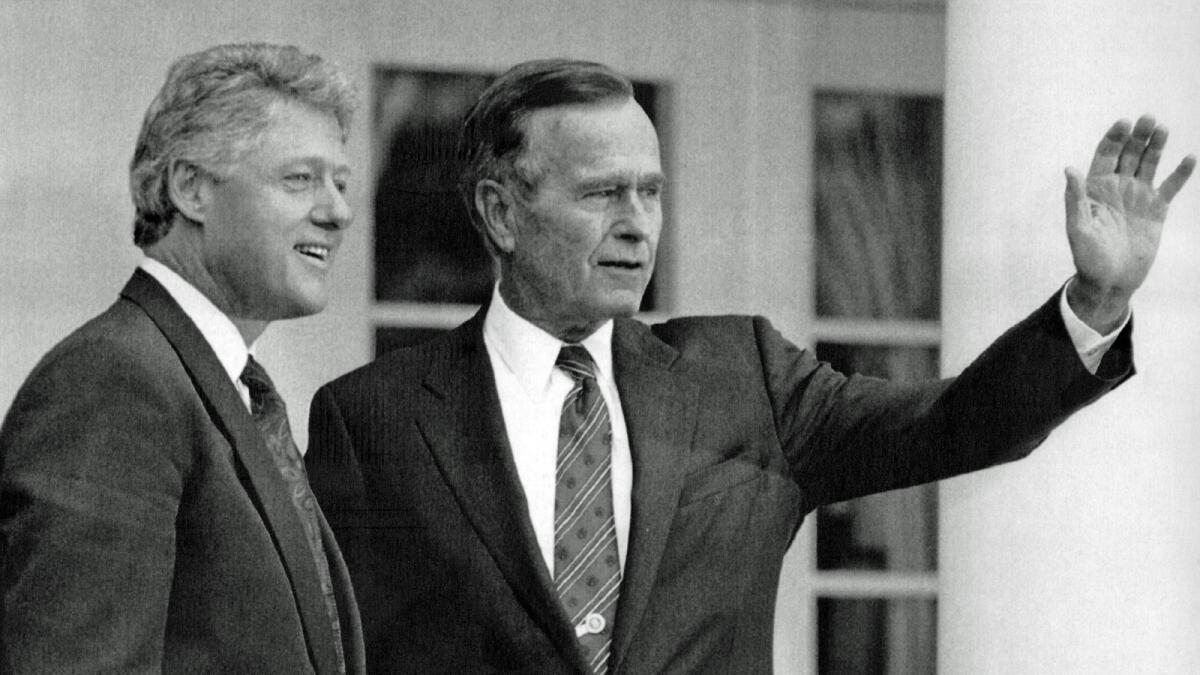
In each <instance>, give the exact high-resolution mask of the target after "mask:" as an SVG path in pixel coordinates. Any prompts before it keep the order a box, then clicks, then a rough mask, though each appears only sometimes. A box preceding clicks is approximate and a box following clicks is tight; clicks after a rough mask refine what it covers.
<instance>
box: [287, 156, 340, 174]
mask: <svg viewBox="0 0 1200 675" xmlns="http://www.w3.org/2000/svg"><path fill="white" fill-rule="evenodd" d="M283 164H284V165H285V166H286V165H288V164H307V165H310V166H320V167H324V168H328V169H330V171H331V172H332V173H334V174H340V175H345V174H352V173H354V169H353V167H351V166H350V164H349V162H342V163H334V162H330V161H329V160H328V159H326V158H324V157H321V156H319V155H305V156H302V157H294V158H292V159H289V160H286V161H284V162H283Z"/></svg>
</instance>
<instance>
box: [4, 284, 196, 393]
mask: <svg viewBox="0 0 1200 675" xmlns="http://www.w3.org/2000/svg"><path fill="white" fill-rule="evenodd" d="M171 353H172V351H171V348H170V344H169V342H168V341H167V340H166V338H165V337H164V336H163V335H162V333H161V332H160V331H159V330H158V329H157V328H156V327H155V325H154V322H153V321H152V320H151V319H150V317H149V316H147V315H146V313H145V312H143V311H141V310H140V309H139V308H137V307H136V306H135V305H133V304H132V303H129V302H128V301H124V300H118V301H117V302H116V303H114V304H113V305H111V306H110V307H109V308H108V309H106V310H105V311H103V312H101V313H100V314H98V315H97V316H95V317H92V318H91V319H90V320H88V321H87V322H86V323H84V324H83V325H81V326H80V327H78V328H76V329H75V330H74V331H72V332H71V333H69V334H68V335H67V336H66V337H64V338H63V339H62V340H60V341H59V342H58V343H57V344H55V345H54V346H53V347H51V348H50V350H49V351H47V352H46V354H45V355H44V356H43V357H42V358H41V359H40V360H39V361H38V363H37V365H36V366H34V368H33V370H32V371H31V372H30V374H29V376H28V377H27V378H26V384H27V385H28V384H30V383H33V382H37V381H40V380H43V379H45V378H47V377H51V376H52V375H53V374H54V373H56V372H59V371H63V370H66V371H69V372H71V373H74V375H75V377H78V378H84V379H88V378H97V377H105V376H129V375H130V374H131V371H132V372H137V371H141V370H155V369H156V368H155V363H154V362H155V361H156V360H160V359H163V358H167V357H169V356H170V354H171Z"/></svg>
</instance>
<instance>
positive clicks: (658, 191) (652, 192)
mask: <svg viewBox="0 0 1200 675" xmlns="http://www.w3.org/2000/svg"><path fill="white" fill-rule="evenodd" d="M641 191H642V194H644V195H646V196H647V197H658V196H660V195H662V191H663V188H662V186H661V185H647V186H645V187H643V188H642V190H641Z"/></svg>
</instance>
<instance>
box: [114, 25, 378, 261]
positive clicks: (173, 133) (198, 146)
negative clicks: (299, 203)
mask: <svg viewBox="0 0 1200 675" xmlns="http://www.w3.org/2000/svg"><path fill="white" fill-rule="evenodd" d="M280 100H285V101H295V102H298V103H302V104H305V105H308V106H312V107H313V108H316V109H317V110H321V111H323V112H327V113H329V114H332V115H333V116H334V117H335V118H336V119H337V122H338V126H339V127H341V131H342V141H343V142H345V140H346V136H347V134H348V133H349V131H350V120H351V117H352V116H353V114H354V111H355V109H356V108H357V106H358V94H357V91H356V90H355V88H354V85H353V83H352V82H351V81H350V78H349V77H347V76H346V75H345V73H343V72H342V71H341V70H340V69H338V68H337V66H335V65H333V64H332V63H330V62H328V61H325V60H324V59H322V58H321V57H319V56H317V55H315V54H310V53H307V52H304V51H302V50H300V49H299V48H297V47H293V46H290V45H273V44H263V43H250V44H230V45H219V46H216V47H211V48H209V49H205V50H204V51H201V52H197V53H195V54H189V55H187V56H184V57H181V58H180V59H178V60H177V61H175V62H174V63H173V64H171V67H170V68H169V69H168V71H167V79H166V82H165V83H163V86H162V89H161V90H159V92H158V95H157V96H155V97H154V100H153V101H151V103H150V107H149V108H148V109H147V110H146V117H145V119H144V120H143V121H142V130H141V133H140V134H139V135H138V141H137V148H136V149H135V150H134V153H133V161H132V162H131V163H130V165H129V187H130V192H131V193H132V196H133V205H134V209H135V211H136V213H135V215H134V223H133V241H134V243H135V244H137V245H138V246H141V247H146V246H149V245H151V244H153V243H154V242H156V241H158V240H159V239H162V238H163V237H164V236H165V235H166V234H167V232H168V231H169V230H170V229H171V223H172V221H173V218H174V215H175V213H176V209H175V205H174V203H173V202H172V201H171V197H170V194H169V192H168V189H167V181H168V178H169V172H170V170H171V166H172V165H173V164H174V163H175V162H177V161H179V160H185V161H188V162H191V163H193V164H195V165H196V166H198V167H200V168H202V169H203V170H204V171H207V172H209V173H211V174H213V175H216V176H219V177H227V174H228V171H229V170H230V168H231V167H232V166H233V165H234V164H236V163H237V162H239V161H241V159H242V157H243V156H244V153H245V152H246V151H248V150H250V149H252V148H253V147H255V145H256V144H257V142H258V141H259V139H260V138H261V136H262V134H263V133H264V132H265V131H266V129H267V127H268V126H269V125H270V122H271V116H270V108H271V105H272V104H273V103H275V102H276V101H280Z"/></svg>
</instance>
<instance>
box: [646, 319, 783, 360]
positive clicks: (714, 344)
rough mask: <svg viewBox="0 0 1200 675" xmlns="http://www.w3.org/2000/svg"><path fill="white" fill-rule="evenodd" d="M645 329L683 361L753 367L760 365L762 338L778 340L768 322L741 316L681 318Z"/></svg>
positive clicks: (776, 334)
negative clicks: (691, 360) (676, 353)
mask: <svg viewBox="0 0 1200 675" xmlns="http://www.w3.org/2000/svg"><path fill="white" fill-rule="evenodd" d="M649 328H650V331H651V332H652V333H653V334H654V336H655V337H657V338H658V339H659V340H662V341H663V342H665V343H666V344H668V345H670V346H671V347H673V348H675V349H676V350H678V351H679V352H680V354H681V355H683V357H684V358H695V359H702V360H705V361H715V362H719V363H728V364H730V365H739V364H740V365H745V366H753V367H758V366H759V365H760V356H759V353H760V350H761V348H762V343H763V341H764V339H771V338H776V337H778V333H777V332H776V331H775V329H774V328H773V327H772V326H771V323H770V321H768V320H767V319H765V318H764V317H761V316H749V315H744V314H727V315H719V316H685V317H679V318H675V319H670V320H668V321H665V322H663V323H659V324H654V325H652V326H650V327H649ZM743 362H744V363H743Z"/></svg>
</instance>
